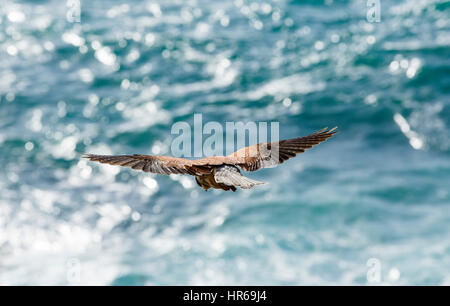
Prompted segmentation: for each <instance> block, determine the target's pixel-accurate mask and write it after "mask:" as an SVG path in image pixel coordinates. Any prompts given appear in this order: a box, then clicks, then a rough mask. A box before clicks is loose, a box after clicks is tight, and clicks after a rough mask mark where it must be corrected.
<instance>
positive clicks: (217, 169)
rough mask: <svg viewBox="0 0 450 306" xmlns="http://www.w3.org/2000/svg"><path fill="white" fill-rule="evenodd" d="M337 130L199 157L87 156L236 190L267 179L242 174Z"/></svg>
mask: <svg viewBox="0 0 450 306" xmlns="http://www.w3.org/2000/svg"><path fill="white" fill-rule="evenodd" d="M335 133H336V128H333V129H331V130H327V129H326V128H325V129H322V130H320V131H318V132H316V133H313V134H311V135H308V136H303V137H297V138H292V139H286V140H281V141H279V142H272V143H261V144H256V145H253V146H249V147H245V148H242V149H240V150H238V151H236V152H234V153H233V154H230V155H228V156H214V157H205V158H201V159H197V160H190V159H185V158H177V157H170V156H151V155H138V154H134V155H95V154H86V155H85V156H84V157H85V158H88V159H89V160H91V161H96V162H100V163H106V164H110V165H118V166H124V167H130V168H132V169H135V170H142V171H144V172H151V173H157V174H167V175H168V174H189V175H194V176H195V181H196V182H197V184H198V185H199V186H200V187H202V188H203V189H204V190H208V189H210V188H214V189H222V190H225V191H228V190H232V191H236V187H240V188H242V189H250V188H253V187H254V186H256V185H262V184H265V183H264V182H259V181H255V180H252V179H249V178H247V177H245V176H243V175H242V174H241V171H240V170H239V168H241V169H243V170H245V171H256V170H259V169H261V168H267V167H272V166H276V165H279V164H282V163H283V162H284V161H286V160H288V159H289V158H292V157H295V156H296V154H298V153H303V152H304V151H305V150H306V149H309V148H311V147H313V146H314V145H316V144H319V143H321V142H322V141H324V140H326V139H328V138H329V137H331V136H333V135H334V134H335Z"/></svg>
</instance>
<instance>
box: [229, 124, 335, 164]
mask: <svg viewBox="0 0 450 306" xmlns="http://www.w3.org/2000/svg"><path fill="white" fill-rule="evenodd" d="M336 132H337V131H336V127H335V128H332V129H327V128H324V129H322V130H320V131H317V132H315V133H313V134H310V135H307V136H303V137H297V138H291V139H286V140H281V141H278V142H270V143H259V144H256V145H253V146H249V147H246V148H242V149H240V150H238V151H236V152H234V153H232V154H230V155H228V156H227V158H230V159H232V161H233V164H234V165H236V166H239V167H240V168H242V169H243V170H245V171H256V170H258V169H261V168H268V167H273V166H277V165H279V164H282V163H284V162H285V161H286V160H288V159H289V158H292V157H295V156H296V155H297V154H298V153H303V152H305V150H306V149H309V148H312V147H313V146H315V145H317V144H319V143H321V142H322V141H325V140H327V139H328V138H330V137H331V136H333V135H334V134H335V133H336Z"/></svg>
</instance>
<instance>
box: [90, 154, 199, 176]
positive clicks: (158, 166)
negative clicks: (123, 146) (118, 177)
mask: <svg viewBox="0 0 450 306" xmlns="http://www.w3.org/2000/svg"><path fill="white" fill-rule="evenodd" d="M83 157H84V158H87V159H89V160H90V161H95V162H99V163H102V164H110V165H117V166H123V167H130V168H131V169H134V170H142V171H144V172H151V173H156V174H191V175H195V168H192V161H191V160H189V159H185V158H176V157H169V156H151V155H138V154H133V155H95V154H85V155H84V156H83Z"/></svg>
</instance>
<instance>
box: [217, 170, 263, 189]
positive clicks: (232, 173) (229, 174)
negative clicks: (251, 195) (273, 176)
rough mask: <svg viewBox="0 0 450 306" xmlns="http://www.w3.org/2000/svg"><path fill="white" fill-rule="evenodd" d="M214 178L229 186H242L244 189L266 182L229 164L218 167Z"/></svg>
mask: <svg viewBox="0 0 450 306" xmlns="http://www.w3.org/2000/svg"><path fill="white" fill-rule="evenodd" d="M214 179H215V180H216V182H217V183H222V184H225V185H227V186H234V187H241V188H243V189H250V188H253V187H254V186H255V185H263V184H265V182H259V181H255V180H252V179H249V178H248V177H245V176H243V175H242V174H241V172H240V171H239V169H238V168H237V167H235V166H228V165H226V166H221V167H218V168H216V170H215V173H214Z"/></svg>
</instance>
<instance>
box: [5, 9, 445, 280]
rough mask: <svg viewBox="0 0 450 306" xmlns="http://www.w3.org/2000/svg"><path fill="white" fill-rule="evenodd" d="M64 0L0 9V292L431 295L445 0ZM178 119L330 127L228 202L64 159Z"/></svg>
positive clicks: (441, 195) (441, 198) (287, 130)
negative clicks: (356, 289)
mask: <svg viewBox="0 0 450 306" xmlns="http://www.w3.org/2000/svg"><path fill="white" fill-rule="evenodd" d="M76 2H77V1H69V2H67V3H66V2H65V1H56V0H39V1H11V0H2V3H1V6H0V164H1V170H0V190H1V193H0V284H47V285H51V284H61V285H64V284H95V285H109V284H113V285H133V284H142V285H200V284H203V285H230V284H233V285H250V284H253V285H258V284H265V285H303V284H313V285H315V284H322V285H336V284H345V285H350V284H358V285H364V284H392V285H397V284H402V285H443V284H446V285H449V284H450V273H449V271H450V235H449V224H450V194H449V185H450V133H449V131H448V128H449V124H450V18H449V16H450V15H449V13H450V6H449V3H448V2H447V1H443V0H441V1H438V0H429V1H409V0H402V1H388V0H383V1H381V9H380V14H381V15H380V16H381V20H380V22H379V23H370V22H368V21H367V19H366V14H367V3H366V1H356V0H355V1H344V0H340V1H336V0H335V1H333V0H327V1H287V0H278V1H267V0H263V1H247V0H235V1H206V0H189V1H181V0H175V1H172V0H170V1H161V0H159V1H136V0H133V1H86V0H81V2H80V4H81V16H80V22H72V21H74V20H73V13H74V7H73V4H74V3H76ZM75 15H76V14H75ZM75 17H76V16H75ZM75 21H76V20H75ZM194 113H201V114H202V115H203V120H204V121H218V122H222V123H224V122H226V121H269V122H271V121H278V122H280V137H281V138H288V137H296V136H300V135H306V134H308V133H310V132H313V131H316V130H318V129H320V128H322V127H325V126H329V127H332V126H335V125H337V126H339V134H337V135H336V136H335V137H333V138H332V139H330V140H329V141H327V142H326V143H324V144H320V145H319V146H317V147H315V148H314V149H312V150H309V151H308V152H306V153H305V154H302V155H300V156H299V157H297V158H295V159H293V160H290V161H288V162H287V163H286V164H283V165H281V166H280V167H277V168H274V169H264V170H261V171H259V172H255V173H250V174H249V176H250V177H251V178H254V179H258V180H262V181H267V182H268V183H269V184H267V185H264V186H260V187H257V188H255V189H253V190H249V191H242V190H239V191H238V192H236V193H232V192H223V191H208V192H204V191H203V190H201V189H200V188H198V187H197V186H196V184H195V182H194V180H193V178H192V177H184V176H180V177H167V176H155V175H149V174H144V173H139V172H134V171H132V170H129V169H119V168H118V167H111V166H104V165H97V164H92V163H88V162H87V161H86V160H82V159H80V156H81V154H82V153H86V152H90V153H104V154H126V153H141V154H170V144H171V139H172V136H171V134H170V129H171V126H172V124H173V123H175V122H178V121H188V122H189V121H191V120H192V117H193V114H194Z"/></svg>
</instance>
